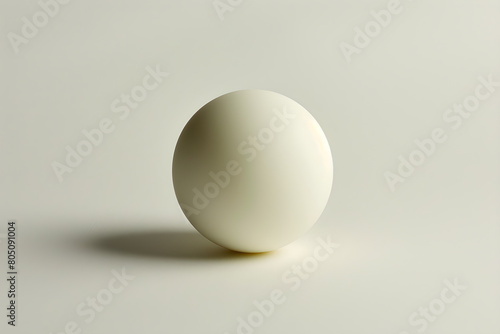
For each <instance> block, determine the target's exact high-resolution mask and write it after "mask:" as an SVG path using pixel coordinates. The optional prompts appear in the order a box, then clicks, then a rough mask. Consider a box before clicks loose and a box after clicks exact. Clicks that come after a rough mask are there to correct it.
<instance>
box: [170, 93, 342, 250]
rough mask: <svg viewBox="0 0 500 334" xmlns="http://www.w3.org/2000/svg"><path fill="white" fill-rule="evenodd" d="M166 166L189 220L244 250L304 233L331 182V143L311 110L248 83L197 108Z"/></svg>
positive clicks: (283, 242)
mask: <svg viewBox="0 0 500 334" xmlns="http://www.w3.org/2000/svg"><path fill="white" fill-rule="evenodd" d="M172 167H173V182H174V188H175V194H176V196H177V199H178V201H179V204H180V206H181V208H182V210H183V212H184V214H185V215H186V217H187V219H188V220H189V221H190V222H191V224H192V225H193V226H194V227H195V228H196V229H197V230H198V231H199V232H200V233H201V234H202V235H204V236H205V237H206V238H208V239H209V240H211V241H213V242H214V243H216V244H218V245H220V246H223V247H226V248H229V249H232V250H236V251H240V252H248V253H258V252H266V251H271V250H275V249H278V248H280V247H282V246H284V245H286V244H288V243H290V242H292V241H294V240H295V239H297V238H298V237H299V236H301V235H302V234H304V233H305V232H306V231H307V230H308V229H309V228H311V226H312V225H313V224H314V223H315V222H316V221H317V220H318V218H319V217H320V215H321V213H322V211H323V209H324V208H325V205H326V203H327V201H328V197H329V196H330V191H331V187H332V181H333V162H332V156H331V153H330V147H329V146H328V142H327V139H326V137H325V135H324V133H323V131H322V130H321V128H320V126H319V124H318V123H317V122H316V120H315V119H314V118H313V117H312V116H311V114H309V112H307V110H306V109H304V108H303V107H302V106H301V105H299V104H298V103H297V102H295V101H293V100H291V99H290V98H288V97H286V96H283V95H281V94H278V93H275V92H271V91H265V90H255V89H249V90H240V91H235V92H231V93H228V94H225V95H222V96H220V97H218V98H216V99H214V100H212V101H210V102H209V103H207V104H206V105H204V106H203V107H202V108H201V109H200V110H198V112H196V113H195V114H194V116H193V117H192V118H191V119H190V120H189V122H188V123H187V124H186V126H185V127H184V130H183V131H182V133H181V135H180V137H179V140H178V142H177V146H176V148H175V153H174V159H173V166H172Z"/></svg>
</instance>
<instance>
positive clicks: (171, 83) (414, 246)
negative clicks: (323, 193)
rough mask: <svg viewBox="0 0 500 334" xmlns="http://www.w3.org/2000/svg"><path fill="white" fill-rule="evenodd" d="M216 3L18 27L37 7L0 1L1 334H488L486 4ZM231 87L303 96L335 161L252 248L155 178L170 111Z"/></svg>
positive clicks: (165, 150)
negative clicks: (224, 239)
mask: <svg viewBox="0 0 500 334" xmlns="http://www.w3.org/2000/svg"><path fill="white" fill-rule="evenodd" d="M42 2H43V1H42ZM43 3H45V2H43ZM224 3H226V2H224ZM231 3H232V4H233V5H231V7H230V8H231V9H232V10H227V8H226V7H224V8H226V11H225V12H224V13H223V14H221V15H222V18H223V20H222V19H220V17H219V16H218V13H217V10H216V9H215V7H214V5H213V3H212V2H211V1H192V2H191V1H182V2H181V1H177V2H174V1H141V2H138V1H76V0H74V1H72V2H70V3H68V4H65V5H60V6H59V9H58V10H57V11H56V9H54V8H55V7H51V8H52V14H53V15H52V16H51V17H49V16H46V17H47V23H46V24H45V25H44V26H43V27H41V28H38V30H37V31H36V32H34V31H33V29H31V30H30V28H29V27H28V25H27V24H26V23H25V21H23V18H24V17H26V20H28V21H30V22H33V16H34V15H35V20H39V21H37V22H41V23H42V24H43V23H44V21H43V20H44V16H43V14H37V13H38V12H39V11H40V10H41V7H40V5H39V3H38V2H37V1H32V0H29V1H15V2H12V1H9V2H7V1H2V2H1V4H0V13H1V29H2V34H3V36H4V40H3V43H2V44H1V46H0V56H1V67H0V71H1V73H0V78H1V79H0V82H1V84H2V87H1V88H2V89H1V92H2V98H1V99H0V101H1V102H0V103H1V105H0V106H1V108H0V115H1V120H0V126H1V128H0V149H1V155H0V159H1V164H0V173H1V174H0V189H1V190H0V223H1V224H0V240H1V245H0V246H1V248H0V249H1V255H0V257H1V258H2V262H1V263H2V266H1V267H2V272H5V275H6V272H7V269H6V258H7V254H6V239H5V236H6V230H7V221H8V220H10V219H14V220H16V222H17V226H18V228H17V245H18V258H17V261H18V262H17V270H18V275H19V276H18V286H17V292H18V298H17V307H18V308H17V320H16V324H17V326H16V327H15V328H13V327H11V326H9V325H7V323H6V322H7V318H6V316H5V314H4V313H6V310H5V307H2V309H3V310H4V311H2V312H3V313H2V316H1V319H2V323H1V324H0V326H1V332H2V333H23V334H25V333H26V334H27V333H47V334H48V333H53V334H56V333H95V334H100V333H103V334H104V333H138V332H140V333H162V334H164V333H176V334H181V333H189V334H192V333H214V334H219V333H220V334H224V333H227V334H233V333H246V334H248V333H251V332H253V333H342V334H350V333H352V334H362V333H377V334H378V333H394V334H405V333H406V334H407V333H410V334H414V333H423V332H425V333H439V334H444V333H454V334H469V333H478V334H479V333H484V334H494V333H499V332H500V320H499V319H500V318H499V317H498V314H499V312H500V285H499V282H500V267H499V265H498V264H499V260H500V226H499V223H500V210H499V204H500V201H499V200H500V179H499V172H498V171H499V170H500V154H499V152H500V151H499V149H500V131H499V130H500V113H499V108H498V106H499V102H500V86H498V84H490V85H488V87H489V89H490V90H488V87H486V86H484V83H482V81H481V80H483V81H484V80H488V77H489V76H491V80H492V81H494V82H498V81H500V68H499V65H500V44H499V43H498V41H499V40H500V39H499V37H500V20H498V18H499V15H500V3H499V2H498V1H486V0H484V1H483V0H480V1H451V0H444V1H437V2H436V1H424V0H419V1H407V0H402V1H401V2H400V5H399V7H397V8H399V12H398V13H397V14H392V15H391V19H390V22H388V23H387V24H386V23H384V24H385V25H386V26H385V27H383V28H381V29H380V32H378V34H377V35H376V36H375V35H374V34H375V33H376V32H377V30H376V29H377V27H378V26H377V24H375V23H374V22H376V21H375V16H377V14H373V13H371V11H375V12H376V13H377V12H379V11H380V10H383V9H387V8H388V5H389V4H390V2H389V1H353V2H346V1H342V2H341V1H315V2H310V1H307V2H306V1H272V2H271V1H243V2H241V3H240V4H237V1H232V2H231ZM216 4H218V2H216ZM220 6H223V5H220V3H219V7H218V8H223V7H220ZM228 6H229V5H228ZM389 6H390V5H389ZM391 8H392V7H391ZM48 10H49V11H50V9H48ZM378 17H379V20H382V21H383V18H380V14H379V15H378ZM382 21H381V22H382ZM383 22H387V21H383ZM24 25H26V27H24V28H23V26H24ZM366 27H368V28H369V29H375V30H373V31H375V33H374V32H373V31H372V32H371V34H372V35H373V36H374V37H372V38H369V39H370V40H369V41H367V40H366V38H365V39H364V40H363V37H362V36H361V37H359V36H357V35H358V34H359V30H358V28H359V29H365V28H366ZM35 30H36V29H35ZM9 33H14V34H17V37H15V36H14V35H13V34H9ZM23 34H24V35H23ZM23 36H27V37H23ZM21 40H22V41H23V42H19V41H21ZM12 41H14V42H12ZM15 41H17V44H16V42H15ZM342 43H346V44H342ZM347 43H348V44H349V45H351V46H350V47H349V46H346V45H347ZM356 43H357V44H356ZM363 43H364V44H363ZM365 44H366V45H365ZM356 45H358V46H359V47H356ZM346 47H347V48H348V49H349V50H351V51H352V50H356V51H353V53H352V54H351V56H350V57H346V56H345V55H344V54H343V52H342V48H343V49H344V50H346ZM354 47H356V49H353V48H354ZM16 51H18V52H16ZM349 60H350V61H349ZM167 72H168V75H167V74H165V73H167ZM151 73H156V74H154V75H152V74H151ZM148 75H149V77H148ZM144 78H147V79H146V81H144ZM480 78H483V79H480ZM141 85H147V86H148V87H149V89H150V90H148V91H147V94H146V96H144V97H142V96H140V95H137V94H140V92H141V88H137V87H140V86H141ZM478 85H482V86H481V88H479V89H478V90H477V89H476V87H478ZM243 88H261V89H268V90H273V91H276V92H279V93H281V94H284V95H286V96H289V97H290V98H292V99H294V100H296V101H297V102H299V103H300V104H302V105H303V106H304V107H305V108H306V109H307V110H309V112H311V114H312V115H313V116H314V117H315V118H316V119H317V121H318V122H319V124H320V125H321V126H322V128H323V130H324V132H325V134H326V136H327V138H328V140H329V143H330V146H331V148H332V153H333V158H334V163H335V177H334V186H333V192H332V196H331V198H330V201H329V204H328V206H327V208H326V209H325V211H324V213H323V215H322V217H321V218H320V220H319V221H318V223H317V224H316V225H315V227H314V228H313V229H312V230H311V231H310V232H309V233H308V234H306V235H304V236H303V237H302V238H301V239H299V240H297V241H296V242H294V243H292V244H290V245H288V246H287V247H285V248H282V249H280V250H279V251H276V252H273V253H269V254H264V255H257V256H244V255H238V254H235V253H231V252H226V251H225V250H224V249H222V248H220V247H218V246H216V245H213V244H211V243H210V242H208V241H206V240H205V239H204V238H203V237H201V236H200V235H198V234H197V233H196V231H194V229H193V228H192V227H191V226H190V224H189V223H188V222H187V220H186V219H185V218H184V216H183V214H182V212H181V210H180V208H179V206H178V204H177V202H176V199H175V196H174V191H173V187H172V181H171V163H172V155H173V150H174V146H175V143H176V140H177V138H178V136H179V134H180V132H181V130H182V128H183V126H184V125H185V123H186V122H187V120H188V119H189V118H190V117H191V116H192V114H193V113H194V112H196V110H198V109H199V108H200V107H201V106H202V105H204V104H205V103H206V102H208V101H210V100H211V99H213V98H215V97H217V96H219V95H222V94H224V93H227V92H229V91H233V90H237V89H243ZM131 92H132V93H134V94H136V96H138V98H139V100H140V101H138V102H137V104H135V103H134V102H133V101H131V102H129V106H127V104H126V102H123V101H122V100H121V99H122V98H126V95H122V94H128V95H130V94H131ZM488 93H489V94H488ZM475 94H476V95H477V94H479V95H480V96H482V97H483V99H482V100H478V99H477V98H475V97H474V96H475ZM475 101H477V102H478V105H477V106H474V103H475ZM463 103H469V106H472V107H470V108H472V109H474V111H473V112H471V113H470V115H469V114H468V113H463V115H467V117H465V116H459V114H457V113H455V112H453V111H451V112H449V111H447V110H448V108H453V106H454V104H463ZM98 127H101V129H104V130H106V131H108V133H106V134H104V135H103V138H102V140H100V141H98V143H99V144H98V145H94V146H92V147H91V148H90V149H89V148H88V147H87V149H88V150H89V153H88V155H87V156H85V157H83V158H82V159H81V161H79V162H75V161H73V162H74V167H68V169H71V171H68V170H66V172H65V173H63V175H60V176H61V177H60V178H58V176H57V173H55V172H54V169H53V165H54V162H57V163H60V164H61V165H62V164H65V165H66V162H65V159H66V155H67V154H68V153H67V152H68V147H69V150H72V149H77V147H78V145H80V146H81V145H84V144H81V142H82V141H83V140H85V138H86V137H85V135H84V132H85V130H86V131H91V130H92V129H95V128H98ZM436 129H437V134H438V136H437V137H438V138H440V140H441V141H442V142H441V143H437V144H436V143H435V145H434V146H435V147H434V149H433V150H431V151H432V153H430V154H429V155H428V156H424V158H423V161H421V163H420V165H419V166H416V167H413V169H414V170H413V172H410V171H409V170H408V166H407V167H406V168H407V170H406V174H405V175H406V176H404V177H402V176H399V177H400V179H398V180H404V182H398V183H396V184H395V187H394V189H393V190H394V191H391V187H390V185H389V184H388V182H387V181H386V175H387V172H388V171H390V172H392V173H394V175H396V174H397V173H398V171H397V170H398V164H399V163H400V162H399V161H400V156H401V159H406V160H408V159H410V157H412V159H414V160H415V159H417V160H416V161H417V162H418V161H419V160H418V158H419V153H413V152H415V150H417V149H418V147H417V144H416V143H415V141H416V140H420V141H422V140H424V139H426V138H431V137H432V136H433V133H435V130H436ZM439 129H441V130H439ZM443 138H445V139H443ZM424 142H425V140H424ZM80 149H85V147H83V146H81V147H80ZM420 158H422V157H421V156H420ZM410 170H411V168H410ZM402 173H403V174H404V173H405V170H404V168H403V169H402ZM410 174H411V175H410ZM60 181H61V182H60ZM318 238H320V239H318ZM329 238H330V240H331V242H333V243H334V244H335V248H333V247H332V248H331V249H330V250H331V251H332V253H331V254H330V253H328V250H325V249H320V248H318V247H319V246H320V245H321V244H322V243H328V240H329ZM319 240H323V241H322V242H321V241H319ZM314 255H316V257H315V258H314ZM311 256H313V257H311ZM317 259H320V261H319V262H318V260H317ZM306 269H307V270H309V272H305V271H304V270H306ZM121 275H122V276H121ZM123 275H124V276H123ZM116 276H121V281H120V280H117V279H116ZM2 277H4V276H2ZM5 283H6V280H4V279H2V284H1V285H0V290H1V291H0V292H1V293H0V304H1V305H4V306H5V305H7V303H8V298H7V286H6V284H5ZM450 285H455V287H454V288H452V289H450V287H449V286H450ZM94 298H96V302H95V305H94V308H92V306H91V304H92V303H93V299H94ZM270 298H274V299H273V300H274V301H275V302H265V301H264V300H265V299H267V300H269V299H270ZM269 303H271V304H269ZM256 305H264V306H256ZM269 305H271V306H269ZM259 307H260V309H262V307H267V309H263V310H260V311H259ZM271 311H272V312H271ZM264 313H266V314H265V315H263V314H264ZM252 324H254V325H255V326H254V325H252Z"/></svg>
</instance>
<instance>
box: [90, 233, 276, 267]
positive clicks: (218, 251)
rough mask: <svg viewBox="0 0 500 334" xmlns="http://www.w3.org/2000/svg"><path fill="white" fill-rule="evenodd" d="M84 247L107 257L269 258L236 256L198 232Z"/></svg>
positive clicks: (104, 239) (117, 238)
mask: <svg viewBox="0 0 500 334" xmlns="http://www.w3.org/2000/svg"><path fill="white" fill-rule="evenodd" d="M85 246H86V247H90V248H92V249H93V250H97V251H102V252H108V253H118V254H123V255H133V256H142V257H148V258H177V259H185V260H189V259H191V260H203V259H206V260H210V259H234V258H245V257H256V256H266V255H268V254H270V253H258V254H248V253H239V252H234V251H231V250H228V249H225V248H223V247H220V246H218V245H216V244H214V243H212V242H210V241H208V240H207V239H206V238H205V237H203V236H202V235H201V234H199V233H198V232H196V231H192V232H190V231H175V230H158V231H151V230H149V231H133V232H127V233H119V234H106V235H101V236H94V237H92V238H89V239H88V240H85ZM271 253H272V252H271Z"/></svg>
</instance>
